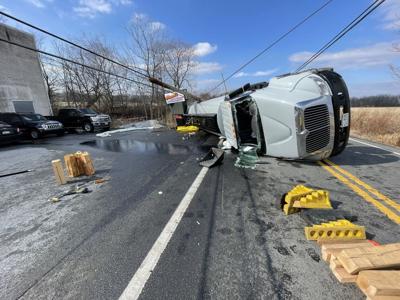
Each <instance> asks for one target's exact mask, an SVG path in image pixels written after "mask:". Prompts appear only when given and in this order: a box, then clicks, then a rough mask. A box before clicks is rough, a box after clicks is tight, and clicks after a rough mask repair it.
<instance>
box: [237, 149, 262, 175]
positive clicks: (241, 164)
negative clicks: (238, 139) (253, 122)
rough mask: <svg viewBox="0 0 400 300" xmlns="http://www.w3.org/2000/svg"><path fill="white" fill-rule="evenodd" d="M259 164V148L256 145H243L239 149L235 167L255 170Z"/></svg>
mask: <svg viewBox="0 0 400 300" xmlns="http://www.w3.org/2000/svg"><path fill="white" fill-rule="evenodd" d="M257 162H258V155H257V147H256V146H254V145H245V144H244V145H242V147H240V149H239V156H238V158H237V159H236V162H235V167H238V168H245V169H252V170H254V169H255V168H256V164H257Z"/></svg>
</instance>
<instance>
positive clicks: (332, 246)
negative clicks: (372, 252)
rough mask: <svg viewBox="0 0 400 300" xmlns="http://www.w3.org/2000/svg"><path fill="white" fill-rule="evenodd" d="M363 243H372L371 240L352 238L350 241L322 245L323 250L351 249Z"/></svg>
mask: <svg viewBox="0 0 400 300" xmlns="http://www.w3.org/2000/svg"><path fill="white" fill-rule="evenodd" d="M361 245H371V246H372V243H371V242H370V241H369V240H352V241H351V242H349V243H341V242H337V243H330V244H323V245H321V250H326V249H339V248H342V249H349V248H353V247H357V246H360V247H361Z"/></svg>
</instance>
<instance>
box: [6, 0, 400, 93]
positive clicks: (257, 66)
mask: <svg viewBox="0 0 400 300" xmlns="http://www.w3.org/2000/svg"><path fill="white" fill-rule="evenodd" d="M324 2H325V1H322V0H297V1H296V0H269V1H267V0H253V1H238V0H230V1H228V0H225V1H222V0H168V1H166V0H153V1H150V0H0V8H1V9H3V10H5V11H6V12H9V13H11V14H13V15H15V16H17V17H19V18H22V19H24V20H27V21H29V22H32V23H33V24H36V25H38V26H40V27H44V28H47V29H49V30H50V31H52V32H54V33H57V34H61V35H63V36H66V37H68V38H73V39H79V38H80V37H82V36H83V35H89V36H91V35H93V36H103V37H105V38H106V39H107V40H110V41H111V42H112V43H113V44H115V45H121V47H122V46H123V45H124V43H125V41H126V38H127V33H126V30H125V28H126V25H127V23H128V22H129V21H130V20H131V19H132V17H133V16H134V15H135V14H145V15H147V16H148V18H150V19H151V20H152V21H153V22H155V24H158V25H160V26H163V27H165V30H166V31H167V32H168V33H169V34H170V35H171V36H173V37H174V38H177V39H181V40H183V41H185V42H187V43H190V44H193V45H194V46H195V47H196V49H197V52H196V53H198V56H197V60H198V61H199V63H200V64H199V67H198V70H197V76H196V79H197V89H198V90H207V88H209V87H212V86H213V85H215V83H216V82H217V81H219V80H220V79H221V73H223V74H224V75H225V76H228V75H229V74H230V73H231V72H232V71H233V70H235V69H236V68H237V67H238V66H240V65H241V64H242V63H243V62H245V61H246V60H247V59H249V58H251V57H252V56H254V55H255V54H256V53H257V52H259V51H260V50H261V49H263V48H264V47H265V46H266V45H268V44H269V43H270V42H271V41H273V40H274V39H275V38H277V37H278V36H279V35H280V34H282V33H284V32H285V31H287V30H288V29H289V28H290V27H291V26H293V25H294V24H296V23H297V22H299V21H300V20H301V19H302V18H304V17H305V16H306V15H308V14H310V12H312V11H313V10H315V9H316V8H317V7H319V6H321V5H322V4H323V3H324ZM371 2H372V0H350V1H349V0H334V1H333V2H332V3H331V4H330V5H329V6H328V7H326V8H325V9H324V10H323V11H321V12H320V13H319V14H318V15H316V16H315V17H313V18H312V19H311V20H310V21H308V22H307V23H306V24H304V25H303V26H302V27H301V28H299V29H298V30H297V31H295V32H294V33H293V34H291V35H290V36H288V37H287V38H286V39H285V40H283V41H282V42H281V43H279V44H278V45H277V46H276V47H274V48H273V49H272V50H271V51H270V52H268V53H267V54H265V55H264V56H262V57H261V58H260V59H258V60H257V61H256V62H254V63H253V64H251V65H250V66H249V67H247V68H246V69H245V70H243V72H242V73H240V74H239V75H238V76H236V77H235V78H233V79H232V80H230V81H229V82H228V88H235V87H238V86H240V85H242V84H244V83H246V82H257V81H264V80H268V79H269V78H270V77H271V76H275V75H279V74H283V73H287V72H290V71H293V70H294V69H295V68H296V66H298V65H300V64H301V62H302V61H304V59H306V58H307V57H308V56H310V55H311V52H313V51H316V50H317V49H319V47H321V46H322V44H323V43H325V42H326V41H328V40H329V39H330V38H331V37H332V36H333V35H334V34H336V33H337V32H338V31H340V30H341V29H342V28H343V27H344V26H345V25H346V24H347V23H348V22H350V21H351V20H352V19H353V18H354V17H355V16H356V15H358V14H359V13H360V12H361V11H362V10H363V9H364V8H365V7H367V6H368V5H369V4H370V3H371ZM8 24H10V25H14V23H13V22H11V21H9V22H8ZM18 27H19V28H21V29H23V26H18ZM199 43H200V44H199ZM396 43H399V44H400V0H387V1H386V3H385V4H384V5H382V6H381V8H379V9H378V10H377V11H375V12H374V13H373V14H372V15H370V16H369V17H368V18H367V19H366V20H365V21H364V22H363V23H361V24H360V25H359V26H358V27H357V28H356V29H355V30H353V31H352V32H350V33H349V34H348V35H347V36H346V37H345V38H344V39H342V40H341V41H340V42H339V43H338V44H336V45H335V46H334V47H332V48H331V49H330V50H329V51H328V52H327V53H326V54H325V55H323V56H322V57H321V58H320V59H319V60H318V61H316V63H315V64H314V65H313V66H331V67H334V68H335V69H336V70H337V71H338V72H339V73H341V74H342V75H343V77H344V78H345V80H346V82H347V83H348V86H349V90H350V93H351V95H353V96H360V95H373V94H381V93H390V94H400V81H397V82H396V80H395V78H394V77H393V75H392V73H391V71H390V68H389V65H391V64H392V65H397V66H400V52H397V53H396V52H395V51H394V50H393V44H396ZM309 52H310V53H309Z"/></svg>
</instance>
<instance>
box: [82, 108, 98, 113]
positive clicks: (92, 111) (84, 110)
mask: <svg viewBox="0 0 400 300" xmlns="http://www.w3.org/2000/svg"><path fill="white" fill-rule="evenodd" d="M79 111H81V112H82V113H84V114H90V115H97V112H95V111H94V110H93V109H91V108H81V109H80V110H79Z"/></svg>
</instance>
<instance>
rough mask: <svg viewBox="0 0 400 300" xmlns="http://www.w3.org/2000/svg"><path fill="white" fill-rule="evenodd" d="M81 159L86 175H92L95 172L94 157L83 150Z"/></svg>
mask: <svg viewBox="0 0 400 300" xmlns="http://www.w3.org/2000/svg"><path fill="white" fill-rule="evenodd" d="M80 161H81V162H82V166H83V170H84V173H85V175H86V176H91V175H93V174H94V173H95V169H94V166H93V162H92V158H91V157H90V154H89V153H88V152H83V153H82V154H81V156H80Z"/></svg>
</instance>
